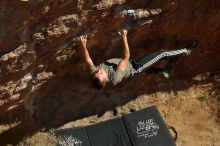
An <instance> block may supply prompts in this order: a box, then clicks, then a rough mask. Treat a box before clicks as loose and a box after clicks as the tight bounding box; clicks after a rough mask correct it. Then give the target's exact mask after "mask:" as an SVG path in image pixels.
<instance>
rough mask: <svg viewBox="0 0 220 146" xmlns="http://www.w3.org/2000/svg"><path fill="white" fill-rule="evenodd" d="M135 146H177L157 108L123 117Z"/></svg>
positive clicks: (153, 107)
mask: <svg viewBox="0 0 220 146" xmlns="http://www.w3.org/2000/svg"><path fill="white" fill-rule="evenodd" d="M122 119H123V121H124V124H125V127H126V130H127V132H128V134H129V137H130V140H131V142H132V144H133V145H134V146H176V144H175V142H174V140H173V138H172V137H171V135H170V133H169V131H168V129H167V126H166V124H165V123H164V121H163V119H162V117H161V115H160V113H159V111H158V109H157V108H156V106H152V107H149V108H146V109H143V110H140V111H137V112H134V113H131V114H128V115H125V116H123V117H122Z"/></svg>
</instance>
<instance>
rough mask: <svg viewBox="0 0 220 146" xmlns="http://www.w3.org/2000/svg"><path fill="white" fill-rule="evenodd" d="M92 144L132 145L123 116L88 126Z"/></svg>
mask: <svg viewBox="0 0 220 146" xmlns="http://www.w3.org/2000/svg"><path fill="white" fill-rule="evenodd" d="M86 129H87V132H88V136H89V139H90V142H91V146H131V143H130V141H129V137H128V135H127V132H126V129H125V127H124V125H123V121H122V119H121V118H116V119H112V120H108V121H105V122H101V123H99V124H95V125H91V126H88V127H87V128H86Z"/></svg>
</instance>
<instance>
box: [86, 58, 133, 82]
mask: <svg viewBox="0 0 220 146" xmlns="http://www.w3.org/2000/svg"><path fill="white" fill-rule="evenodd" d="M120 61H121V58H113V59H109V60H107V61H105V62H104V63H102V64H100V65H98V66H92V67H91V68H90V74H93V73H95V72H96V71H97V70H98V68H100V67H101V68H103V69H104V70H105V72H106V73H107V74H108V81H107V82H108V83H109V84H110V85H112V86H115V85H116V84H118V83H119V82H121V81H122V79H124V78H128V77H131V76H132V69H133V67H132V65H131V63H130V62H128V64H127V66H126V68H125V70H124V71H122V70H120V69H119V68H118V64H119V62H120Z"/></svg>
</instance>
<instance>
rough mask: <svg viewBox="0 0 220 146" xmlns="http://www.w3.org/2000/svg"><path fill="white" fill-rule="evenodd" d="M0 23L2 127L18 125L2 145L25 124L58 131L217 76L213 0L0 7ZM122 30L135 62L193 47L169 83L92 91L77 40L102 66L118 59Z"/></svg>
mask: <svg viewBox="0 0 220 146" xmlns="http://www.w3.org/2000/svg"><path fill="white" fill-rule="evenodd" d="M0 21H1V23H0V105H1V106H0V122H1V123H0V124H1V125H4V124H13V123H19V122H20V124H18V125H16V126H15V128H14V129H12V130H10V131H9V130H8V131H7V130H5V131H2V134H1V136H0V139H1V137H2V138H5V140H4V141H5V142H7V141H10V138H11V137H10V138H7V136H8V135H10V134H15V133H16V131H19V130H21V129H24V127H26V124H27V123H31V126H28V128H30V127H31V128H32V127H34V128H36V127H37V129H38V128H39V127H40V128H42V127H55V128H56V127H57V126H60V125H62V124H64V123H66V122H68V121H72V120H76V119H80V118H82V117H86V116H89V115H93V114H96V113H97V112H98V113H100V112H103V111H105V110H108V109H112V108H114V107H115V106H118V105H123V104H125V103H126V102H128V101H130V100H131V99H133V98H135V97H137V95H140V94H143V93H146V92H147V93H149V92H154V91H157V90H178V89H181V88H182V87H178V85H177V86H175V87H170V86H169V84H167V83H168V82H169V83H170V82H172V81H174V80H179V81H180V82H181V81H186V80H191V78H192V77H194V76H195V75H197V74H201V73H206V72H215V71H218V70H219V69H220V65H219V62H220V51H219V47H220V41H219V38H220V3H219V1H218V0H209V1H207V0H197V1H190V0H173V1H169V0H157V1H152V0H145V1H143V0H135V1H133V0H102V1H100V0H13V1H8V0H1V1H0ZM123 28H126V29H128V31H129V33H128V40H129V45H130V49H131V56H132V58H139V57H142V56H144V55H147V54H149V53H151V52H154V51H156V50H159V49H161V48H163V49H164V48H166V49H170V50H172V49H176V48H181V47H184V45H186V44H188V43H189V42H191V41H192V40H197V41H198V47H197V49H196V50H194V51H193V53H192V54H191V55H190V56H186V57H182V58H180V59H179V60H178V62H177V63H176V64H174V65H173V66H174V70H173V74H172V76H171V79H169V80H167V79H162V78H161V77H158V76H152V75H147V74H143V75H140V76H139V77H137V78H134V79H131V80H127V81H125V82H123V83H121V84H120V85H118V86H116V87H114V88H107V89H105V90H103V91H96V90H94V89H93V88H92V86H91V83H90V82H89V76H88V69H86V67H85V64H84V63H83V60H82V57H81V51H80V48H79V46H78V43H77V40H78V37H79V36H80V35H87V36H88V37H89V40H88V48H89V51H90V54H91V57H92V59H93V60H94V62H95V64H99V63H101V62H102V61H104V60H106V59H110V58H114V57H120V56H121V55H122V48H121V46H120V39H119V36H118V34H117V31H119V30H121V29H123ZM164 63H166V62H163V64H164ZM163 64H162V65H163ZM159 65H161V64H159ZM161 82H162V83H163V87H162V86H161V84H158V83H161ZM189 86H190V85H186V87H185V88H187V87H189ZM100 109H101V110H102V111H100ZM21 131H22V132H24V133H28V132H27V131H24V130H21ZM30 131H33V130H30ZM19 138H21V137H19V136H18V137H14V139H15V141H16V140H17V141H18V140H19Z"/></svg>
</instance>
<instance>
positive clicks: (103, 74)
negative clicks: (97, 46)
mask: <svg viewBox="0 0 220 146" xmlns="http://www.w3.org/2000/svg"><path fill="white" fill-rule="evenodd" d="M95 78H98V79H99V80H100V81H101V82H102V81H104V80H107V79H108V74H107V73H106V72H105V70H104V69H103V68H99V69H98V70H97V71H96V73H95Z"/></svg>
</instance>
